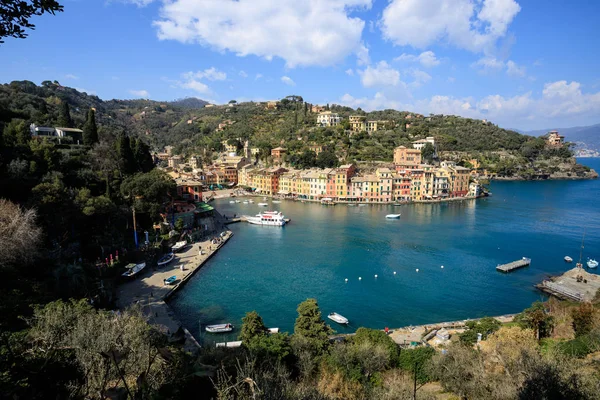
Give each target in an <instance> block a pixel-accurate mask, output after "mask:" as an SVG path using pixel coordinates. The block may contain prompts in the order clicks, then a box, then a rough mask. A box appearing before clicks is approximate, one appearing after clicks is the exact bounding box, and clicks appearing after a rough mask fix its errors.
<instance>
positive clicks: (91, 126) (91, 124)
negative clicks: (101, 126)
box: [83, 108, 98, 146]
mask: <svg viewBox="0 0 600 400" xmlns="http://www.w3.org/2000/svg"><path fill="white" fill-rule="evenodd" d="M94 143H98V126H97V125H96V112H95V111H94V109H93V108H90V110H89V111H88V115H87V120H86V121H85V125H83V144H85V145H87V146H91V145H93V144H94Z"/></svg>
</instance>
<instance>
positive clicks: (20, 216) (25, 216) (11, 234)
mask: <svg viewBox="0 0 600 400" xmlns="http://www.w3.org/2000/svg"><path fill="white" fill-rule="evenodd" d="M36 218H37V213H36V211H35V210H33V209H29V210H26V209H23V208H21V207H19V206H18V205H17V204H15V203H12V202H10V201H8V200H4V199H0V267H2V268H4V267H7V266H11V265H16V264H22V265H27V264H28V263H30V262H31V261H33V260H34V259H35V258H36V256H37V254H38V251H39V248H40V241H41V238H42V229H41V228H40V227H39V226H37V224H36Z"/></svg>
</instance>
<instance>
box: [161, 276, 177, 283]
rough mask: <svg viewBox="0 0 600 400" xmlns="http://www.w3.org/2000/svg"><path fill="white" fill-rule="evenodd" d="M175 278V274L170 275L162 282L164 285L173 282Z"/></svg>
mask: <svg viewBox="0 0 600 400" xmlns="http://www.w3.org/2000/svg"><path fill="white" fill-rule="evenodd" d="M176 280H177V277H176V276H175V275H172V276H170V277H168V278H166V279H164V280H163V283H164V284H165V285H172V284H173V283H175V281H176Z"/></svg>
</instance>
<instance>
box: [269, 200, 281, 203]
mask: <svg viewBox="0 0 600 400" xmlns="http://www.w3.org/2000/svg"><path fill="white" fill-rule="evenodd" d="M271 203H274V204H279V203H281V201H280V200H273V201H272V202H271Z"/></svg>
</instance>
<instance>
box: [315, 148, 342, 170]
mask: <svg viewBox="0 0 600 400" xmlns="http://www.w3.org/2000/svg"><path fill="white" fill-rule="evenodd" d="M316 165H317V167H319V168H334V167H337V166H338V165H339V160H338V158H337V157H336V156H335V154H334V153H333V152H332V151H330V150H324V151H322V152H320V153H319V155H318V156H317V161H316Z"/></svg>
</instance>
